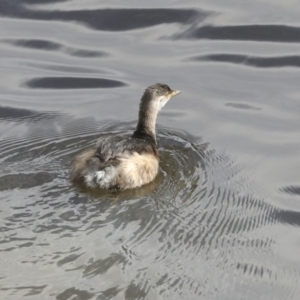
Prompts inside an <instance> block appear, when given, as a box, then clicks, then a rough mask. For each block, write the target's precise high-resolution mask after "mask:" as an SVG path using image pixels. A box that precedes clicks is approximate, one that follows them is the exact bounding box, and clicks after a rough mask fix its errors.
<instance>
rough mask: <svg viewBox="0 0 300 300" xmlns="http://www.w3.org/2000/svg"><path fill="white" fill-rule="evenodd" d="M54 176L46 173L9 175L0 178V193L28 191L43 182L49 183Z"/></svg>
mask: <svg viewBox="0 0 300 300" xmlns="http://www.w3.org/2000/svg"><path fill="white" fill-rule="evenodd" d="M54 178H55V175H54V174H49V173H47V172H36V173H31V174H30V173H29V174H21V173H19V174H11V175H3V176H0V191H5V190H13V189H29V188H32V187H36V186H40V185H42V184H44V183H45V182H51V181H52V180H53V179H54Z"/></svg>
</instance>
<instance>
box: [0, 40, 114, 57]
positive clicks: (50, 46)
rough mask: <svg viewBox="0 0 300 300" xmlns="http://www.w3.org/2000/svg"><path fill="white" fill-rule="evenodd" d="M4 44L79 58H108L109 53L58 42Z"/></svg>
mask: <svg viewBox="0 0 300 300" xmlns="http://www.w3.org/2000/svg"><path fill="white" fill-rule="evenodd" d="M2 42H6V43H9V44H11V45H14V46H18V47H24V48H29V49H36V50H47V51H54V50H59V51H61V52H63V53H67V54H69V55H72V56H77V57H85V58H91V57H107V56H108V53H107V52H104V51H96V50H87V49H77V48H73V47H68V46H64V45H63V44H59V43H57V42H52V41H48V40H38V39H36V40H34V39H30V40H26V39H21V40H2Z"/></svg>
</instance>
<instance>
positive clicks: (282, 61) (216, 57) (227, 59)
mask: <svg viewBox="0 0 300 300" xmlns="http://www.w3.org/2000/svg"><path fill="white" fill-rule="evenodd" d="M190 60H192V61H213V62H218V63H219V62H224V63H232V64H238V65H245V66H251V67H257V68H282V67H297V68H298V67H300V56H296V55H294V56H281V57H254V56H246V55H239V54H211V55H203V56H198V57H194V58H191V59H190Z"/></svg>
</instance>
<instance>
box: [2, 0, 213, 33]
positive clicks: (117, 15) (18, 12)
mask: <svg viewBox="0 0 300 300" xmlns="http://www.w3.org/2000/svg"><path fill="white" fill-rule="evenodd" d="M6 2H9V3H6ZM210 14H211V13H210V12H204V11H198V10H193V9H181V10H180V9H168V8H161V9H94V10H78V11H77V10H74V11H58V10H55V11H37V10H30V9H27V8H26V7H25V6H23V5H22V4H21V3H20V2H19V1H17V0H14V1H4V3H3V1H2V2H0V15H3V16H6V17H17V18H21V19H23V18H24V19H34V20H48V21H52V20H57V21H61V20H62V21H76V22H80V23H83V24H86V25H87V26H89V27H92V28H94V29H97V30H105V31H126V30H133V29H138V28H146V27H152V26H155V25H160V24H169V23H179V24H191V23H192V22H194V21H195V20H197V22H201V21H203V20H204V19H205V18H207V17H208V16H209V15H210ZM116 20H117V21H116Z"/></svg>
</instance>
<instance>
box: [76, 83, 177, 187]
mask: <svg viewBox="0 0 300 300" xmlns="http://www.w3.org/2000/svg"><path fill="white" fill-rule="evenodd" d="M178 93H179V91H172V90H171V89H170V88H169V87H168V86H167V85H164V84H156V85H153V86H150V87H148V88H147V89H146V90H145V93H144V95H143V97H142V99H141V103H140V110H139V120H138V125H137V128H136V131H135V132H134V133H133V134H132V135H131V136H118V135H108V136H104V137H102V138H100V139H99V140H98V142H97V143H96V146H95V147H92V148H89V149H86V150H84V151H83V152H82V153H80V154H79V155H78V156H76V157H75V159H74V161H73V164H72V170H71V180H72V181H73V182H75V183H79V184H83V185H84V186H86V187H92V188H101V189H120V190H124V189H129V188H135V187H139V186H142V185H144V184H147V183H149V182H151V181H153V180H154V178H155V177H156V175H157V174H158V171H159V154H158V148H157V142H156V135H155V123H156V117H157V114H158V112H159V110H160V109H161V107H162V106H164V105H165V103H166V102H167V101H168V100H169V99H170V98H171V97H173V96H175V95H177V94H178Z"/></svg>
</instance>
